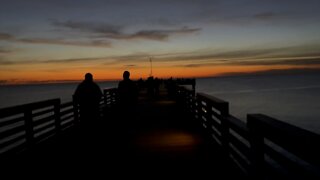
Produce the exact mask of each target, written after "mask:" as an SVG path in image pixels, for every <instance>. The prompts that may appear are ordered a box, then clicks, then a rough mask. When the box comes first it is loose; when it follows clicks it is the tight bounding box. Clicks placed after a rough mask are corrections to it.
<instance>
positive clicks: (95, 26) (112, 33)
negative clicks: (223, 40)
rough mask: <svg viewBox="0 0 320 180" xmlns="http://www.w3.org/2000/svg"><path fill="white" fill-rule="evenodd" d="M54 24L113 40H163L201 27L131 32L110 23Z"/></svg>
mask: <svg viewBox="0 0 320 180" xmlns="http://www.w3.org/2000/svg"><path fill="white" fill-rule="evenodd" d="M52 24H53V25H54V26H57V27H62V28H66V29H71V30H75V31H79V32H85V33H89V34H91V35H93V36H95V37H101V38H107V39H115V40H132V39H145V40H156V41H163V40H167V39H168V38H169V37H171V36H174V35H178V34H192V33H195V32H199V31H201V28H189V27H187V26H184V27H180V28H177V29H151V30H139V31H136V32H132V33H125V32H124V27H123V26H118V25H111V24H106V23H93V22H80V21H65V22H59V21H53V23H52Z"/></svg>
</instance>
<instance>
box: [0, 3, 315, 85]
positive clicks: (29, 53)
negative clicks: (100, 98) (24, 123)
mask: <svg viewBox="0 0 320 180" xmlns="http://www.w3.org/2000/svg"><path fill="white" fill-rule="evenodd" d="M319 7H320V1H319V0H61V1H60V0H1V6H0V83H2V84H4V83H19V82H31V81H54V80H79V79H82V78H83V75H84V73H86V72H91V73H92V74H93V75H94V78H95V79H100V80H102V79H119V78H121V77H122V72H123V71H124V70H129V71H130V72H131V74H132V78H140V77H142V78H146V77H148V76H149V75H150V61H149V59H150V58H151V59H152V62H153V63H152V65H153V75H154V76H157V77H171V76H173V77H208V76H217V75H224V74H233V73H242V72H244V73H248V72H256V71H265V70H275V69H292V68H293V69H309V68H320V11H319Z"/></svg>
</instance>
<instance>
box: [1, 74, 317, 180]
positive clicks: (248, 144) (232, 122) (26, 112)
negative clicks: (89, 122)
mask: <svg viewBox="0 0 320 180" xmlns="http://www.w3.org/2000/svg"><path fill="white" fill-rule="evenodd" d="M185 82H186V81H184V82H183V81H182V80H180V81H179V82H178V81H177V82H176V83H172V82H171V83H169V85H170V86H172V85H173V86H174V88H173V89H174V93H175V97H176V98H177V101H178V103H180V105H181V106H183V108H184V109H185V110H186V111H187V112H188V113H190V114H191V115H192V116H193V117H194V119H195V120H197V122H199V123H201V124H202V126H203V128H204V129H205V131H206V132H207V133H208V134H209V135H210V136H212V138H213V139H214V141H213V142H216V143H217V144H219V145H220V146H221V148H222V149H223V152H224V155H226V156H228V157H229V158H230V160H231V161H232V162H234V163H235V164H236V165H237V166H238V167H239V169H240V170H241V171H242V172H243V173H244V174H246V175H248V176H249V177H253V178H255V179H262V178H268V177H270V178H272V177H277V178H279V177H284V178H287V177H290V178H294V179H297V178H298V179H299V178H309V179H317V178H319V177H320V168H319V167H320V166H319V165H320V160H319V159H320V158H319V157H320V156H319V153H320V136H319V135H318V134H315V133H312V132H309V131H306V130H304V129H301V128H298V127H295V126H293V125H290V124H287V123H284V122H281V121H279V120H276V119H273V118H271V117H268V116H266V115H262V114H249V115H248V116H247V123H245V122H244V121H242V120H240V119H237V118H236V117H234V116H232V115H230V113H229V103H228V102H226V101H224V100H221V99H218V98H216V97H213V96H210V95H207V94H204V93H195V90H194V86H195V81H194V80H193V81H190V82H189V83H190V84H189V85H192V86H193V89H192V90H190V89H188V88H186V87H184V86H180V85H183V84H188V83H185ZM177 84H178V85H177ZM168 88H171V90H172V87H168ZM117 102H118V94H117V88H109V89H105V90H104V96H103V98H102V99H101V103H100V104H101V106H100V110H101V111H100V112H101V115H104V112H105V111H106V110H110V109H112V107H115V105H117ZM79 119H80V117H79V108H78V105H77V104H76V103H75V102H74V101H71V102H67V103H61V102H60V99H51V100H46V101H41V102H36V103H30V104H25V105H19V106H14V107H9V108H3V109H0V155H1V156H2V157H4V156H7V155H12V154H16V153H17V152H21V151H23V150H25V149H29V148H32V147H34V146H35V145H36V144H38V143H40V142H42V141H44V140H46V139H48V138H50V137H53V136H55V135H58V134H59V133H60V132H61V131H64V130H66V129H68V128H69V127H72V126H74V125H76V124H77V123H78V122H79Z"/></svg>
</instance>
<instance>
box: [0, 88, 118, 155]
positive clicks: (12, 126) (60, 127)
mask: <svg viewBox="0 0 320 180" xmlns="http://www.w3.org/2000/svg"><path fill="white" fill-rule="evenodd" d="M116 102H117V91H116V88H110V89H105V90H104V96H103V98H102V99H101V102H100V113H101V114H100V115H101V116H103V113H104V111H105V110H106V109H107V108H110V107H111V106H114V105H115V104H116ZM79 122H80V113H79V105H78V104H77V103H76V102H75V101H69V102H65V103H61V101H60V99H50V100H45V101H41V102H35V103H30V104H24V105H19V106H13V107H8V108H3V109H0V157H1V156H2V157H3V156H10V155H14V154H16V153H19V152H22V151H24V150H26V149H30V148H33V147H34V146H35V145H37V144H39V143H40V142H42V141H44V140H46V139H49V138H51V137H53V136H55V135H58V134H59V133H60V132H61V131H64V130H66V129H68V128H70V127H72V126H74V125H76V124H77V123H79Z"/></svg>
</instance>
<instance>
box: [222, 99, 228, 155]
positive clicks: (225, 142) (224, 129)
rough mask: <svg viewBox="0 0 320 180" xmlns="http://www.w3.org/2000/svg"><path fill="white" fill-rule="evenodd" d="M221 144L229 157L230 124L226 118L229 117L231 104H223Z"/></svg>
mask: <svg viewBox="0 0 320 180" xmlns="http://www.w3.org/2000/svg"><path fill="white" fill-rule="evenodd" d="M221 106H222V109H221V110H220V112H221V119H220V121H221V141H222V142H221V143H222V148H223V150H224V152H225V153H226V154H227V155H228V156H229V136H230V132H229V123H228V121H227V120H226V118H227V117H228V116H229V103H227V102H225V103H223V104H221Z"/></svg>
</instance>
